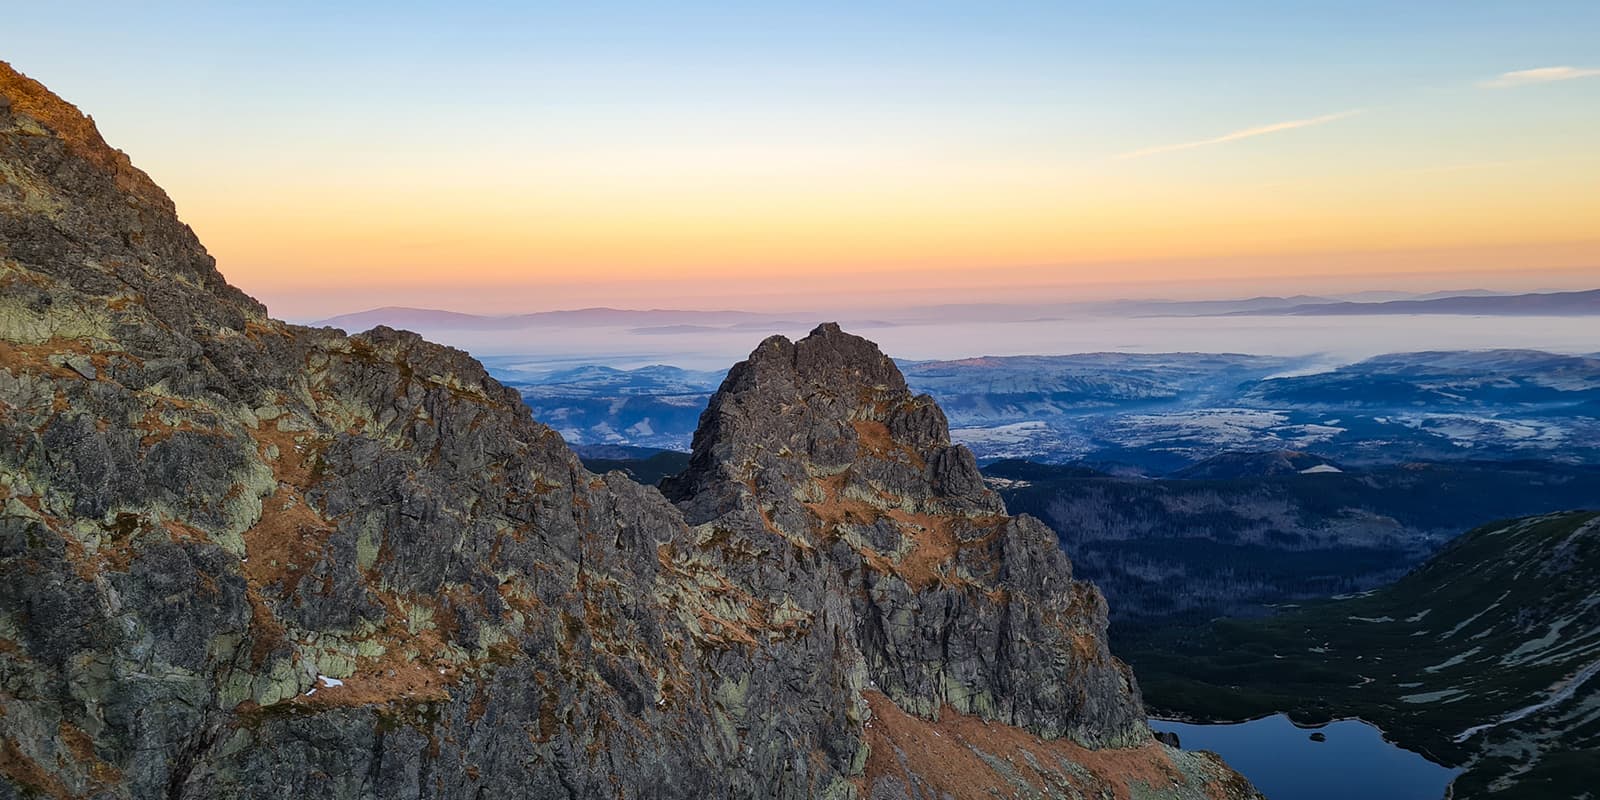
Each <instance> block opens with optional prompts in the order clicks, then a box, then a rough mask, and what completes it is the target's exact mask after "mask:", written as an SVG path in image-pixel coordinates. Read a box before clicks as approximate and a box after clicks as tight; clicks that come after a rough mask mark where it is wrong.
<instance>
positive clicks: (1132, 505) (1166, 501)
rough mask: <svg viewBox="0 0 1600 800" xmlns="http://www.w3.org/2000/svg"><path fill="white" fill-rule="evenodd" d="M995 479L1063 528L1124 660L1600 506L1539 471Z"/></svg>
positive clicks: (1026, 472) (1023, 465)
mask: <svg viewBox="0 0 1600 800" xmlns="http://www.w3.org/2000/svg"><path fill="white" fill-rule="evenodd" d="M1256 456H1257V454H1245V455H1242V456H1241V457H1239V458H1236V459H1234V458H1230V459H1214V460H1213V461H1211V462H1208V463H1205V464H1202V465H1201V470H1203V472H1202V474H1207V473H1209V474H1210V475H1213V476H1214V475H1216V474H1218V473H1220V474H1222V475H1228V474H1230V473H1233V472H1244V471H1246V470H1244V469H1239V468H1241V467H1245V468H1250V469H1255V470H1256V471H1258V472H1271V471H1274V468H1273V462H1274V461H1275V460H1276V459H1275V458H1271V457H1269V458H1266V459H1258V458H1257V457H1256ZM1294 461H1295V462H1298V463H1299V464H1305V463H1314V461H1315V459H1313V460H1312V461H1311V462H1308V461H1303V460H1300V459H1294ZM1293 466H1294V463H1291V464H1290V467H1291V468H1292V467H1293ZM1262 467H1264V468H1265V469H1257V468H1262ZM1307 469H1309V470H1310V471H1309V472H1307V471H1305V470H1307ZM1201 470H1197V471H1201ZM983 471H984V475H985V476H986V477H987V478H988V479H989V481H990V483H991V485H993V486H995V487H997V488H998V490H999V491H1000V495H1001V497H1002V498H1003V499H1004V500H1005V503H1006V507H1007V508H1008V509H1010V510H1011V511H1012V512H1014V513H1018V514H1032V515H1035V516H1037V517H1039V518H1040V519H1042V520H1044V521H1045V522H1046V523H1048V524H1049V525H1050V526H1051V527H1052V528H1053V529H1055V530H1056V532H1057V533H1058V534H1059V535H1060V537H1061V544H1062V546H1063V547H1064V548H1065V549H1066V551H1067V552H1068V553H1071V554H1072V559H1073V565H1074V567H1075V568H1076V570H1077V574H1078V575H1079V576H1081V577H1084V578H1087V579H1089V580H1091V581H1093V582H1094V583H1095V584H1096V585H1097V586H1099V587H1100V589H1101V590H1102V591H1103V592H1105V595H1106V599H1107V600H1108V601H1109V603H1110V605H1111V609H1112V611H1113V614H1112V619H1113V626H1112V631H1113V644H1114V645H1117V646H1118V652H1120V653H1122V655H1123V656H1124V657H1125V658H1126V657H1129V656H1130V655H1131V654H1132V653H1133V652H1134V651H1131V650H1128V649H1127V648H1126V646H1127V645H1132V644H1134V643H1135V638H1136V637H1139V636H1142V635H1143V633H1144V632H1145V630H1144V629H1146V628H1148V627H1151V626H1154V627H1165V626H1169V625H1171V626H1178V627H1190V626H1193V625H1196V624H1201V625H1203V624H1204V623H1205V622H1207V621H1208V620H1210V619H1211V618H1213V617H1216V616H1218V615H1242V616H1256V615H1259V614H1260V613H1261V611H1262V609H1263V607H1264V606H1266V605H1269V604H1274V603H1285V602H1295V601H1300V600H1307V599H1313V598H1318V597H1327V596H1330V595H1336V594H1344V593H1349V592H1356V591H1362V590H1366V589H1371V588H1375V587H1377V586H1381V585H1383V584H1385V583H1389V582H1391V581H1394V580H1396V579H1398V578H1399V577H1401V576H1402V575H1403V574H1405V572H1406V571H1407V570H1409V569H1410V568H1412V567H1414V566H1416V565H1417V564H1420V563H1421V562H1422V561H1423V560H1425V559H1426V558H1427V557H1428V556H1430V555H1432V554H1433V553H1435V552H1437V551H1438V549H1439V548H1440V547H1441V546H1443V545H1444V544H1445V543H1447V542H1449V541H1450V540H1451V539H1454V538H1455V537H1457V536H1459V535H1460V534H1461V532H1462V531H1463V530H1466V529H1468V528H1471V527H1473V526H1475V525H1479V524H1482V522H1483V521H1484V520H1493V519H1506V518H1510V517H1520V516H1528V515H1533V514H1544V513H1550V512H1552V511H1561V510H1565V509H1570V508H1584V507H1594V506H1597V505H1600V469H1597V468H1595V467H1589V466H1581V465H1566V464H1549V463H1540V462H1495V461H1465V462H1443V463H1411V464H1403V465H1399V466H1394V467H1349V468H1345V469H1343V470H1342V471H1341V470H1339V469H1338V468H1334V471H1325V470H1322V469H1318V468H1317V467H1315V466H1313V467H1306V468H1303V469H1301V470H1295V471H1290V472H1288V473H1287V474H1275V475H1274V474H1267V475H1259V476H1249V477H1225V478H1215V477H1206V478H1191V477H1187V476H1188V475H1190V474H1193V473H1190V472H1187V471H1186V472H1184V473H1180V474H1181V475H1184V476H1185V477H1181V478H1164V479H1160V480H1149V479H1143V478H1124V477H1116V476H1111V475H1105V474H1098V473H1095V472H1093V471H1091V470H1086V469H1084V468H1083V467H1081V466H1073V465H1052V464H1033V463H1030V462H1023V461H1000V462H996V463H993V464H990V465H988V466H987V467H984V470H983ZM1129 660H1130V661H1131V662H1132V664H1133V666H1134V668H1135V669H1137V670H1139V671H1140V673H1141V674H1142V673H1143V669H1142V666H1143V665H1141V664H1140V663H1139V662H1138V661H1137V660H1134V659H1132V658H1130V659H1129Z"/></svg>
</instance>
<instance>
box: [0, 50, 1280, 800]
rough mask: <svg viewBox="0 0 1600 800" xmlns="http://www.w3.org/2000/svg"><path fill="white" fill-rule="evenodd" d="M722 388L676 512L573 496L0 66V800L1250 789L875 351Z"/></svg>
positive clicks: (673, 503) (562, 458) (410, 345)
mask: <svg viewBox="0 0 1600 800" xmlns="http://www.w3.org/2000/svg"><path fill="white" fill-rule="evenodd" d="M769 351H770V352H769ZM791 389H792V390H793V391H794V394H783V392H786V391H789V390H791ZM718 398H719V400H718V402H717V403H714V408H715V409H716V411H717V413H716V414H715V415H713V413H712V411H711V410H708V412H707V415H708V418H707V419H706V420H705V422H704V425H703V426H702V427H703V430H702V431H701V433H700V434H698V435H697V437H696V448H695V450H696V456H695V460H694V462H693V463H692V465H691V468H690V470H689V471H688V472H686V473H685V474H684V475H682V476H680V477H679V478H678V479H676V480H674V481H673V482H672V483H671V484H670V485H669V494H670V496H671V500H670V501H669V500H668V498H667V497H666V496H663V494H662V493H661V492H658V491H657V490H655V489H653V488H647V487H643V486H640V485H638V484H636V483H634V482H632V481H630V480H628V479H627V478H626V476H624V475H622V474H621V473H615V472H614V473H610V474H607V475H594V474H591V473H589V472H587V471H586V470H584V469H583V467H582V466H581V464H580V463H579V462H578V460H577V458H576V457H575V456H574V455H573V454H572V452H571V451H570V450H569V449H568V448H567V447H566V445H565V444H564V443H563V442H562V441H561V438H560V437H559V436H558V435H557V434H556V433H555V432H554V431H552V430H551V429H550V428H548V427H546V426H544V425H541V424H540V423H538V422H536V421H535V420H533V419H532V417H531V415H530V414H529V412H528V409H527V407H526V406H525V405H523V404H522V403H521V401H520V398H519V397H518V395H517V394H516V393H515V392H514V391H512V390H510V389H508V388H506V387H504V386H502V385H500V384H499V383H498V382H496V381H494V380H493V379H492V378H491V377H489V375H488V374H487V373H486V372H485V371H484V370H483V368H482V366H481V365H480V364H478V363H477V362H476V361H474V360H473V359H471V358H470V357H469V356H468V355H467V354H465V353H462V352H460V351H457V350H452V349H450V348H446V347H441V346H439V345H435V344H431V343H429V342H426V341H424V340H423V339H422V338H421V337H419V336H417V335H415V334H412V333H408V332H404V331H396V330H392V329H388V328H381V327H380V328H375V329H373V330H370V331H367V332H364V333H360V334H355V335H346V334H345V333H344V332H342V331H338V330H334V329H330V328H323V329H313V328H306V327H301V326H294V325H288V324H285V323H282V322H279V321H276V320H273V319H271V318H270V317H269V316H268V315H267V313H266V310H265V308H263V307H262V306H261V305H260V304H259V303H257V302H256V301H254V300H253V299H251V298H249V297H248V296H247V295H245V294H244V293H243V292H240V291H239V290H238V289H236V288H234V287H232V286H230V285H228V284H227V283H226V281H225V280H224V279H223V278H222V276H221V274H220V273H219V272H218V271H217V269H216V265H215V261H214V260H213V259H212V258H211V256H210V255H209V254H207V253H206V251H205V250H204V248H203V247H202V246H201V245H200V242H199V241H198V239H197V238H196V237H195V235H194V233H193V231H191V230H190V229H189V227H188V226H187V225H184V224H183V223H182V222H181V221H180V220H179V219H178V218H177V216H176V214H175V211H174V208H173V204H172V202H171V200H170V199H169V198H167V196H166V194H165V193H164V192H162V191H161V190H160V189H159V187H157V186H156V185H155V183H154V182H152V181H151V180H150V179H149V178H148V176H146V175H144V173H142V172H140V171H138V170H137V169H136V168H134V167H133V166H132V164H131V162H129V160H128V159H127V157H126V156H125V155H123V154H122V153H120V152H118V151H115V150H113V149H111V148H110V147H109V146H108V145H106V144H105V143H104V141H103V140H101V138H100V136H99V134H98V132H97V131H96V130H95V128H94V125H93V122H92V121H91V120H89V119H88V118H87V117H84V116H83V115H81V114H80V113H79V112H78V111H77V110H76V109H75V108H73V107H72V106H71V105H69V104H67V103H65V102H64V101H62V100H60V99H59V98H56V97H55V96H54V95H53V94H51V93H50V92H49V91H48V90H47V89H45V88H44V87H43V86H42V85H40V84H38V83H37V82H35V81H32V80H31V79H29V78H26V77H24V76H22V75H21V74H19V73H17V72H16V71H15V70H13V69H11V67H10V66H9V65H6V64H4V63H3V62H0V798H9V797H38V796H43V797H56V798H89V797H94V798H147V797H152V798H153V797H163V798H169V799H170V798H199V797H206V798H212V797H222V798H277V797H285V796H302V797H307V798H405V799H409V798H468V797H494V796H519V797H531V798H590V797H594V798H599V797H606V798H678V797H683V798H688V797H723V798H742V797H751V798H754V797H786V798H790V797H792V798H800V797H829V798H856V797H873V798H879V797H902V796H905V797H909V796H917V797H923V796H953V797H968V796H975V795H974V792H981V793H985V794H987V793H993V792H998V793H1001V794H1006V795H1017V796H1040V797H1080V796H1096V797H1099V796H1116V797H1127V796H1130V795H1131V793H1133V792H1139V793H1140V794H1141V796H1166V797H1207V796H1210V797H1216V796H1222V797H1246V796H1253V794H1252V792H1251V790H1249V788H1248V786H1247V785H1245V784H1243V782H1242V781H1241V779H1239V778H1238V776H1237V775H1235V774H1234V773H1232V772H1231V771H1230V770H1228V769H1227V768H1226V767H1225V766H1224V765H1222V764H1221V763H1220V761H1217V760H1216V759H1214V758H1212V757H1210V756H1206V755H1204V754H1190V753H1183V752H1180V751H1176V750H1172V749H1170V748H1166V747H1164V746H1161V745H1159V744H1157V743H1155V742H1154V741H1153V740H1151V739H1150V737H1149V733H1148V730H1147V729H1145V728H1144V727H1143V722H1142V711H1141V710H1140V705H1139V700H1138V694H1137V688H1136V687H1135V686H1134V684H1133V682H1132V679H1131V676H1129V675H1128V673H1127V671H1126V669H1125V668H1123V667H1121V665H1120V664H1119V663H1118V662H1116V661H1115V660H1114V659H1112V658H1111V657H1110V655H1109V653H1107V652H1106V651H1105V645H1104V636H1103V633H1104V603H1103V601H1102V600H1100V598H1099V595H1098V593H1097V592H1095V591H1094V590H1093V589H1092V587H1089V586H1087V585H1085V584H1081V583H1076V582H1073V581H1072V580H1071V574H1070V566H1069V565H1068V564H1067V562H1066V559H1065V556H1063V555H1062V554H1061V553H1060V551H1059V549H1056V548H1055V546H1054V543H1053V540H1051V541H1047V538H1046V537H1047V535H1048V532H1047V531H1045V530H1044V529H1043V528H1042V526H1039V525H1038V523H1036V522H1033V521H1032V520H1029V519H1027V518H1011V517H1009V516H1007V515H1006V514H1005V512H1004V508H1003V506H1002V505H1001V504H1000V503H999V501H998V500H997V499H996V498H995V497H994V495H993V494H991V493H989V492H988V491H987V490H985V489H984V488H983V486H982V484H981V481H979V480H978V479H977V473H976V468H975V464H974V463H973V461H972V457H971V454H970V453H968V452H966V451H965V450H964V449H963V448H959V447H952V446H951V445H950V444H949V440H948V431H947V430H946V426H945V423H944V418H943V415H942V414H941V413H940V412H939V410H938V408H937V406H935V405H934V404H933V403H932V402H931V401H930V400H928V399H927V398H917V397H912V396H910V393H909V392H908V391H906V389H905V385H904V381H903V379H902V378H901V377H900V375H899V372H898V370H896V369H894V365H893V363H892V362H890V361H889V360H888V359H887V358H885V357H883V355H882V353H881V352H878V350H877V348H876V347H875V346H872V345H871V343H869V342H866V340H863V339H860V338H858V337H854V336H850V335H849V334H846V333H844V332H843V331H840V330H839V329H838V328H837V326H829V325H824V326H822V327H821V328H819V329H818V330H817V331H815V332H813V334H812V335H811V336H809V337H807V338H806V339H803V340H801V341H800V342H793V343H791V342H788V341H787V340H783V339H769V340H767V342H764V343H763V344H762V345H761V346H760V347H758V348H757V350H756V351H755V352H754V353H753V354H752V356H751V358H750V359H749V360H747V361H746V362H744V364H742V365H741V366H740V367H736V368H735V370H734V372H733V373H730V375H729V381H728V384H727V385H725V386H724V387H723V390H722V391H721V392H719V394H718ZM1047 544H1048V545H1049V546H1048V547H1047V546H1046V545H1047ZM941 731H943V732H942V733H941ZM935 734H938V735H937V736H935ZM946 734H950V735H951V736H958V738H959V740H960V741H961V742H963V743H964V744H963V745H962V746H963V747H964V748H965V749H963V750H962V752H964V753H969V754H971V755H970V758H976V759H978V760H980V761H983V763H985V764H987V765H988V767H987V771H986V772H984V773H983V774H982V775H980V776H979V777H978V778H977V779H975V780H976V781H977V783H973V782H971V781H968V782H966V783H957V782H955V781H957V777H956V776H953V775H952V774H950V773H949V772H948V771H941V769H940V767H939V765H938V763H935V762H933V761H930V760H928V759H927V758H925V757H924V756H925V754H923V753H922V752H921V751H920V750H919V749H918V748H919V747H920V746H921V744H920V743H925V742H931V741H933V740H934V739H935V738H938V739H941V740H944V739H946V738H947V737H946ZM1035 751H1037V752H1035ZM1045 754H1048V756H1046V755H1045ZM1035 755H1038V756H1039V758H1037V759H1036V758H1034V756H1035ZM1024 762H1029V763H1030V764H1031V766H1027V767H1026V768H1020V767H1017V766H1016V765H1018V764H1022V763H1024ZM1008 765H1010V766H1008ZM963 780H964V779H963Z"/></svg>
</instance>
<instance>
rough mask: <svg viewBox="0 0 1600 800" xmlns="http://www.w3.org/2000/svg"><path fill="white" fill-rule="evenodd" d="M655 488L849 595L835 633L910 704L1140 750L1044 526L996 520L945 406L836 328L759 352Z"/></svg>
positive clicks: (705, 522) (1093, 617) (1116, 673)
mask: <svg viewBox="0 0 1600 800" xmlns="http://www.w3.org/2000/svg"><path fill="white" fill-rule="evenodd" d="M663 491H664V492H665V493H666V495H667V496H668V497H669V498H670V499H672V500H674V501H675V502H676V503H677V505H678V507H679V508H680V509H682V510H683V512H684V515H685V517H686V518H687V519H688V520H689V522H690V523H692V524H697V525H699V526H701V528H702V529H705V530H711V531H737V532H741V533H730V534H727V535H726V536H725V538H727V539H728V540H729V541H732V542H738V543H739V544H738V545H737V546H738V547H740V548H755V549H760V550H762V551H764V552H767V553H768V554H769V555H768V557H769V558H771V559H775V560H776V563H781V564H782V565H783V570H782V571H783V572H784V573H786V574H791V575H792V574H798V573H803V574H805V575H807V576H808V579H809V581H810V582H812V583H814V584H816V586H815V587H814V588H812V589H810V590H809V592H808V594H809V595H811V596H815V597H818V598H826V597H838V596H842V597H845V598H848V599H849V601H850V608H849V612H848V613H849V617H848V618H847V619H846V620H845V621H844V622H843V623H842V634H843V635H844V636H846V637H847V639H848V640H849V641H850V642H851V643H852V644H853V645H854V650H855V651H856V654H857V655H859V658H860V659H861V663H862V667H863V669H864V670H865V673H866V676H867V678H868V683H869V685H870V686H872V687H875V688H877V689H879V690H881V691H883V692H884V693H886V694H887V695H888V696H889V697H890V698H891V699H892V700H893V701H894V702H895V703H896V704H898V705H899V706H901V707H902V708H906V709H908V710H912V711H914V712H915V713H920V714H924V715H928V716H937V715H938V714H939V712H940V709H941V708H944V707H947V706H948V707H950V708H952V709H954V710H956V711H959V712H963V713H971V714H977V715H980V716H984V717H989V718H992V719H997V720H1001V721H1004V722H1006V723H1008V724H1013V725H1019V726H1022V727H1026V728H1029V729H1032V730H1035V731H1037V732H1039V733H1042V734H1044V735H1047V736H1052V737H1053V736H1062V735H1070V736H1073V737H1075V738H1078V739H1080V740H1081V741H1084V742H1087V743H1092V744H1099V745H1104V744H1112V743H1126V742H1131V741H1136V740H1139V739H1141V738H1145V737H1147V735H1148V734H1147V733H1146V729H1145V727H1144V722H1143V710H1142V708H1141V705H1140V702H1139V698H1138V693H1137V690H1136V689H1135V688H1134V686H1133V681H1132V676H1131V675H1130V674H1129V672H1128V670H1127V668H1126V667H1125V666H1124V665H1122V664H1121V663H1120V662H1118V661H1116V660H1115V659H1114V658H1112V657H1111V655H1110V653H1109V652H1108V650H1107V649H1106V644H1105V627H1106V620H1105V603H1104V600H1103V599H1102V598H1101V597H1100V594H1099V592H1098V591H1097V590H1095V589H1094V587H1092V586H1091V585H1089V584H1086V583H1082V582H1077V581H1074V580H1073V579H1072V570H1071V564H1070V563H1069V562H1068V560H1067V558H1066V557H1065V556H1064V555H1063V554H1062V552H1061V549H1060V547H1059V546H1058V545H1057V544H1056V540H1055V536H1054V534H1053V533H1052V532H1050V531H1049V530H1048V529H1047V528H1046V527H1045V526H1044V525H1043V524H1042V523H1040V522H1038V521H1037V520H1034V519H1031V518H1014V517H1011V516H1009V515H1007V514H1006V513H1005V508H1004V506H1003V505H1002V504H1001V502H1000V500H999V499H998V497H997V496H996V495H994V494H993V493H992V492H990V491H989V490H987V489H986V488H984V485H983V481H982V479H981V476H980V475H979V473H978V469H977V464H976V462H975V461H974V459H973V456H972V453H971V452H970V451H968V450H967V449H966V448H965V447H960V446H953V445H951V444H950V437H949V430H948V427H947V424H946V422H945V418H944V414H943V413H942V412H941V411H940V410H939V408H938V406H937V405H936V404H935V403H934V401H933V400H932V399H931V398H929V397H927V396H926V395H922V396H914V395H912V394H911V392H910V391H909V390H908V389H907V388H906V384H905V380H904V378H903V377H902V376H901V374H900V371H899V369H898V368H897V367H896V366H895V365H894V363H893V362H892V361H891V360H890V359H889V358H887V357H886V356H884V355H883V353H882V352H881V351H879V349H878V348H877V346H876V345H874V344H872V343H871V342H869V341H867V340H865V339H862V338H860V337H858V336H853V335H851V334H848V333H845V332H843V331H841V330H840V329H839V327H838V326H837V325H833V324H825V325H822V326H819V327H818V328H817V329H816V330H814V331H813V332H812V333H811V335H809V336H807V337H806V338H804V339H802V340H800V341H799V342H790V341H788V340H787V339H784V338H783V337H772V338H770V339H767V340H766V341H764V342H762V343H761V345H760V346H759V347H757V348H756V350H755V351H754V352H753V353H752V354H751V356H750V358H749V359H747V360H746V361H744V362H741V363H740V364H738V365H737V366H735V367H734V368H733V369H732V370H731V371H730V372H729V374H728V377H727V379H726V380H725V382H724V383H723V385H722V387H721V388H720V389H719V390H718V392H717V393H716V394H715V395H714V396H713V397H712V399H711V402H710V404H709V406H708V407H707V409H706V411H705V413H704V415H703V416H702V417H701V425H700V429H699V431H698V432H697V433H696V436H695V440H694V453H693V456H692V458H691V460H690V466H689V468H688V470H687V471H686V472H685V473H684V474H683V475H681V476H678V477H677V478H675V479H672V480H669V481H667V482H666V483H665V484H664V488H663ZM774 536H776V537H778V538H779V539H780V540H781V541H783V542H786V543H788V545H789V547H788V548H787V549H784V548H772V547H771V546H770V544H768V543H767V542H769V541H770V540H771V537H774ZM754 579H759V577H757V578H754ZM790 583H791V584H793V583H794V581H793V580H792V579H791V581H790ZM1042 676H1048V677H1043V678H1042V679H1041V677H1042ZM1067 687H1072V688H1071V689H1068V688H1067Z"/></svg>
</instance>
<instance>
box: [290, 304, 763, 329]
mask: <svg viewBox="0 0 1600 800" xmlns="http://www.w3.org/2000/svg"><path fill="white" fill-rule="evenodd" d="M770 319H772V315H770V314H758V313H755V312H750V311H683V310H675V309H641V310H635V309H623V308H604V307H601V308H579V309H572V310H566V311H536V312H533V313H529V314H505V315H484V314H463V313H461V312H457V311H441V310H439V309H433V308H407V307H404V306H385V307H383V308H374V309H370V310H367V311H358V312H355V313H353V314H340V315H338V316H335V317H328V318H327V319H324V320H319V321H317V322H314V323H312V324H313V325H316V326H324V327H332V328H341V329H344V330H349V331H364V330H368V329H371V328H374V327H376V326H378V325H387V326H389V327H391V328H401V329H405V330H412V329H418V330H474V331H503V330H519V329H522V328H537V327H545V326H561V327H568V328H572V327H606V326H622V327H627V326H639V327H646V328H650V327H664V326H672V325H693V324H698V325H739V324H741V323H751V322H757V321H759V322H760V323H761V324H763V325H764V324H766V321H767V320H770Z"/></svg>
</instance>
